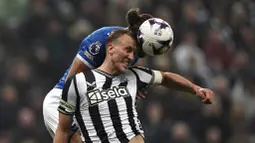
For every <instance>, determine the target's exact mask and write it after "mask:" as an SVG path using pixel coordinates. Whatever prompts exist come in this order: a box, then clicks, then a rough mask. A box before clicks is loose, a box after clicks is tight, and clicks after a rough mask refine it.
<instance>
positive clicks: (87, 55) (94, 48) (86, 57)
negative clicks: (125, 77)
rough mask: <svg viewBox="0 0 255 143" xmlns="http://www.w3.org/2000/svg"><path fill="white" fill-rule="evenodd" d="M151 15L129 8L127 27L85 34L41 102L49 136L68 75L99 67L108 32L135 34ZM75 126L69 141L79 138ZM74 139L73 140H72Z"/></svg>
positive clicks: (104, 50)
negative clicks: (54, 84) (60, 74)
mask: <svg viewBox="0 0 255 143" xmlns="http://www.w3.org/2000/svg"><path fill="white" fill-rule="evenodd" d="M151 17H152V16H151V15H149V14H139V9H131V10H130V11H129V12H128V13H127V17H126V20H127V22H128V25H129V26H128V27H127V28H124V27H119V26H110V27H103V28H101V29H99V30H96V31H95V32H93V33H92V34H90V35H89V36H87V37H86V38H85V39H84V40H83V41H82V43H81V45H80V49H79V50H78V53H77V55H76V57H75V59H74V60H73V63H72V65H71V66H70V68H68V69H67V71H66V72H65V74H64V76H63V77H62V78H61V79H60V80H59V82H58V83H57V85H56V86H55V87H54V88H53V89H52V90H51V91H50V92H49V93H48V94H47V96H46V97H45V99H44V103H43V116H44V122H45V125H46V128H47V129H48V131H49V132H50V134H51V136H52V137H54V135H55V133H56V129H57V125H58V117H59V115H58V111H57V108H58V105H59V100H60V98H61V94H62V90H63V87H64V84H65V81H66V79H67V78H68V77H70V76H71V75H73V74H75V73H79V72H83V71H86V70H88V69H93V68H97V67H99V66H100V65H101V64H102V63H103V61H104V59H105V55H106V48H105V43H106V39H107V37H108V36H109V34H110V33H111V32H112V31H114V30H116V29H128V30H130V31H131V32H132V33H133V34H134V35H136V33H137V31H138V29H139V26H140V25H141V24H142V23H143V22H144V21H145V20H147V19H149V18H151ZM137 55H138V56H139V57H142V56H144V54H143V53H142V52H141V51H138V52H137ZM138 56H136V57H135V59H136V60H135V61H134V62H133V64H134V63H135V62H136V61H137V60H138ZM77 129H78V128H77V126H76V125H75V124H73V126H72V128H71V130H70V131H71V132H70V139H71V142H76V141H75V140H76V139H77V138H78V139H80V135H79V134H78V132H76V131H77ZM72 140H74V141H72Z"/></svg>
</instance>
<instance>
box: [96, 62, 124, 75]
mask: <svg viewBox="0 0 255 143" xmlns="http://www.w3.org/2000/svg"><path fill="white" fill-rule="evenodd" d="M98 69H99V70H101V71H104V72H106V73H108V74H109V75H113V76H115V75H118V74H119V73H120V72H119V70H117V69H116V68H115V67H114V66H113V64H112V63H111V62H109V61H107V60H105V61H104V63H103V64H102V65H101V66H100V67H98Z"/></svg>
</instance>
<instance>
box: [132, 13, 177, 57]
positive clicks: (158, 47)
mask: <svg viewBox="0 0 255 143" xmlns="http://www.w3.org/2000/svg"><path fill="white" fill-rule="evenodd" d="M137 39H138V41H139V43H140V45H141V49H142V51H143V52H144V53H145V54H147V55H149V56H155V55H160V54H163V53H165V52H167V51H168V49H170V48H171V45H172V43H173V40H174V33H173V30H172V28H171V26H170V25H169V24H168V23H167V22H166V21H164V20H162V19H160V18H150V19H148V20H146V21H144V22H143V23H142V25H141V26H140V27H139V30H138V34H137Z"/></svg>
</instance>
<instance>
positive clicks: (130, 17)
mask: <svg viewBox="0 0 255 143" xmlns="http://www.w3.org/2000/svg"><path fill="white" fill-rule="evenodd" d="M152 17H153V16H152V15H150V14H146V13H143V14H140V9H139V8H132V9H130V10H129V11H128V12H127V14H126V21H127V23H128V29H129V30H130V31H131V32H132V34H134V35H135V36H137V33H138V30H139V27H140V26H141V25H142V23H143V22H144V21H146V20H147V19H150V18H152ZM136 52H137V55H138V56H139V57H144V56H145V54H144V53H143V52H142V50H141V49H140V46H139V43H138V46H137V51H136Z"/></svg>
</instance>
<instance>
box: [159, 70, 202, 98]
mask: <svg viewBox="0 0 255 143" xmlns="http://www.w3.org/2000/svg"><path fill="white" fill-rule="evenodd" d="M162 74H163V81H162V85H163V86H165V87H168V88H171V89H175V90H178V91H184V92H189V93H192V94H195V93H196V92H195V90H196V88H199V87H198V86H197V85H195V84H193V83H192V82H190V81H189V80H188V79H186V78H184V77H182V76H180V75H178V74H175V73H170V72H165V73H162Z"/></svg>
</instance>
